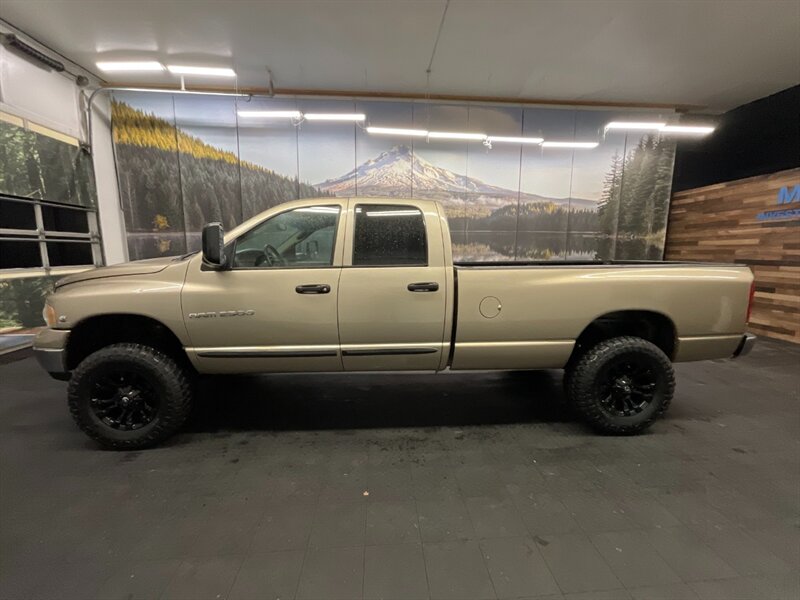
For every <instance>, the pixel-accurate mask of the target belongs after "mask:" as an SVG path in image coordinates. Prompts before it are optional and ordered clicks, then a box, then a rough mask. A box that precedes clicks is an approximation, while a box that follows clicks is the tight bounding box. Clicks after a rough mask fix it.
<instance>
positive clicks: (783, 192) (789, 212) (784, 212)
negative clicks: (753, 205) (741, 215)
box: [756, 183, 800, 221]
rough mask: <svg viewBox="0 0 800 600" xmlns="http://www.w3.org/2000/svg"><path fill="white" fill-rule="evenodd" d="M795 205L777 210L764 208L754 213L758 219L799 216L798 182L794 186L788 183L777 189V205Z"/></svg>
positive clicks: (799, 194)
mask: <svg viewBox="0 0 800 600" xmlns="http://www.w3.org/2000/svg"><path fill="white" fill-rule="evenodd" d="M787 204H790V205H795V206H794V207H790V208H782V209H778V210H765V211H762V212H760V213H758V214H757V215H756V219H758V220H759V221H774V220H775V219H797V218H800V183H799V184H797V185H795V186H794V187H790V186H788V185H786V186H784V187H782V188H781V189H779V190H778V205H779V206H783V205H787Z"/></svg>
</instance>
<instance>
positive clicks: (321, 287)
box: [294, 283, 331, 294]
mask: <svg viewBox="0 0 800 600" xmlns="http://www.w3.org/2000/svg"><path fill="white" fill-rule="evenodd" d="M294 291H295V292H297V293H298V294H329V293H330V291H331V286H329V285H328V284H327V283H306V284H304V285H298V286H297V287H296V288H294Z"/></svg>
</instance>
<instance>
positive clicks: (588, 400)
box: [567, 337, 675, 435]
mask: <svg viewBox="0 0 800 600" xmlns="http://www.w3.org/2000/svg"><path fill="white" fill-rule="evenodd" d="M569 371H570V372H569V373H568V376H567V381H568V382H569V384H568V386H567V387H568V393H569V398H570V401H571V403H572V405H573V406H574V408H575V410H576V411H577V412H578V413H579V414H580V415H581V417H582V418H583V419H584V420H585V421H586V422H588V423H589V425H591V426H592V427H593V428H595V429H596V430H598V431H600V432H603V433H612V434H620V435H624V434H633V433H638V432H640V431H643V430H644V429H647V428H648V427H649V426H650V425H652V424H653V422H654V421H655V420H656V419H657V418H658V417H660V416H661V415H662V414H663V413H664V412H665V411H666V410H667V408H668V407H669V404H670V402H671V401H672V394H673V392H674V391H675V372H674V371H673V369H672V363H671V362H670V360H669V358H668V357H667V355H666V354H664V353H663V352H662V351H661V349H659V348H658V347H657V346H656V345H655V344H652V343H650V342H648V341H647V340H644V339H642V338H638V337H617V338H612V339H610V340H605V341H603V342H600V343H599V344H597V345H596V346H594V347H593V348H591V349H590V350H589V351H587V352H586V353H585V354H584V355H583V356H582V357H581V358H580V359H579V360H578V361H577V362H576V363H575V365H574V366H571V367H570V369H569Z"/></svg>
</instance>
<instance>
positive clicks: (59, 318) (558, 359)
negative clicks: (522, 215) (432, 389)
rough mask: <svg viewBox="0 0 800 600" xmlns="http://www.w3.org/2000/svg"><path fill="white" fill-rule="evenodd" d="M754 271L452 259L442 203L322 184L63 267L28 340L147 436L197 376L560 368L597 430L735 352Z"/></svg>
mask: <svg viewBox="0 0 800 600" xmlns="http://www.w3.org/2000/svg"><path fill="white" fill-rule="evenodd" d="M752 283H753V276H752V273H751V272H750V270H749V268H747V267H745V266H739V265H721V264H700V263H675V262H627V263H625V262H601V261H596V262H593V261H587V262H495V263H464V262H456V263H454V262H453V257H452V250H451V243H450V233H449V229H448V225H447V219H446V218H445V215H444V210H443V208H442V207H441V206H440V205H439V204H438V203H436V202H433V201H426V200H411V199H409V200H404V199H396V198H393V199H377V198H375V199H372V198H350V199H347V198H321V199H305V200H299V201H295V202H290V203H287V204H283V205H280V206H276V207H274V208H271V209H269V210H267V211H266V212H264V213H262V214H260V215H258V216H256V217H254V218H252V219H250V220H248V221H247V222H245V223H243V224H242V225H240V226H238V227H236V228H235V229H234V230H233V231H231V232H229V233H228V234H227V235H223V232H222V228H221V226H220V225H219V224H210V225H208V226H206V228H205V229H204V231H203V241H202V252H200V253H194V254H188V255H186V256H181V257H171V258H158V259H151V260H141V261H135V262H130V263H125V264H121V265H115V266H111V267H104V268H98V269H93V270H90V271H86V272H84V273H80V274H77V275H72V276H69V277H66V278H65V279H62V280H60V281H59V282H58V283H57V286H56V288H57V289H56V292H55V293H54V294H53V295H51V296H50V297H49V298H48V300H47V304H46V306H45V310H44V316H45V320H46V321H47V324H48V328H47V329H45V330H43V331H42V332H41V333H40V334H39V335H38V337H37V338H36V341H35V344H34V350H35V353H36V356H37V358H38V359H39V361H40V363H41V364H42V366H43V367H44V368H45V369H46V370H47V371H48V372H50V373H51V374H52V375H53V376H54V377H57V378H62V379H69V392H68V396H69V407H70V410H71V412H72V415H73V417H74V418H75V421H76V422H77V424H78V425H79V427H80V428H81V429H82V430H83V431H85V432H86V433H87V434H88V435H89V436H91V437H92V438H94V439H95V440H97V441H98V442H100V443H101V444H102V445H104V446H108V447H111V448H119V449H130V448H142V447H146V446H152V445H155V444H158V443H159V442H161V441H163V440H165V439H166V438H168V437H169V436H170V435H172V434H173V433H175V431H177V430H178V429H179V428H180V426H181V424H182V423H183V422H184V420H185V419H186V416H187V414H188V413H189V410H190V406H191V402H192V391H191V390H192V385H191V383H192V379H193V376H194V375H196V374H198V373H199V374H211V373H276V372H336V371H420V370H423V371H442V370H445V369H449V370H453V371H456V370H471V369H499V370H513V369H526V370H527V369H565V372H566V376H565V387H566V391H567V395H568V397H569V399H570V401H571V403H572V405H573V406H574V408H575V409H576V410H577V412H578V413H579V414H580V415H581V416H582V417H583V418H584V419H585V420H586V421H587V422H588V423H589V424H590V425H592V426H593V427H594V428H595V429H596V430H598V431H601V432H605V433H614V434H631V433H636V432H639V431H642V430H643V429H645V428H647V427H648V426H650V425H651V424H652V423H653V422H654V421H655V420H656V419H657V418H658V417H659V416H660V415H661V414H663V413H664V411H665V410H666V409H667V407H668V406H669V403H670V401H671V400H672V396H673V391H674V388H675V378H674V373H673V369H672V363H673V362H679V361H693V360H705V359H712V358H726V357H734V356H740V355H742V354H745V353H746V352H748V351H749V350H750V348H751V347H752V345H753V343H754V341H755V338H754V337H753V336H751V335H749V334H746V333H745V326H746V323H747V319H748V316H749V315H748V313H749V305H750V302H751V300H752V289H753V288H752Z"/></svg>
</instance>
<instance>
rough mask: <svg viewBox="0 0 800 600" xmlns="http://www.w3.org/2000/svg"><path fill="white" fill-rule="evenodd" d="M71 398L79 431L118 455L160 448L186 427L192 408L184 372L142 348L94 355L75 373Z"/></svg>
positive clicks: (115, 347)
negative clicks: (159, 445) (119, 452)
mask: <svg viewBox="0 0 800 600" xmlns="http://www.w3.org/2000/svg"><path fill="white" fill-rule="evenodd" d="M68 397H69V408H70V412H71V413H72V417H73V418H74V419H75V422H76V423H77V424H78V427H80V428H81V429H82V430H83V431H84V433H86V434H87V435H88V436H89V437H91V438H92V439H94V440H95V441H97V442H99V443H100V444H101V445H103V446H105V447H108V448H113V449H117V450H133V449H139V448H147V447H150V446H154V445H156V444H158V443H159V442H162V441H163V440H165V439H167V438H168V437H170V436H171V435H172V434H174V433H175V432H176V431H177V430H178V429H179V428H180V426H181V425H183V423H184V421H185V420H186V417H187V416H188V414H189V409H190V407H191V388H190V384H189V379H188V377H187V374H186V372H185V371H184V370H183V369H182V368H181V367H180V366H178V364H177V363H176V362H175V361H174V360H173V359H172V358H170V357H169V356H167V355H166V354H164V353H162V352H159V351H158V350H155V349H154V348H150V347H149V346H144V345H141V344H114V345H112V346H108V347H106V348H103V349H101V350H98V351H97V352H95V353H93V354H90V355H89V356H88V357H87V358H86V359H84V360H83V361H82V362H81V364H80V365H78V368H77V369H75V371H74V372H73V374H72V378H71V379H70V384H69V390H68Z"/></svg>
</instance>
